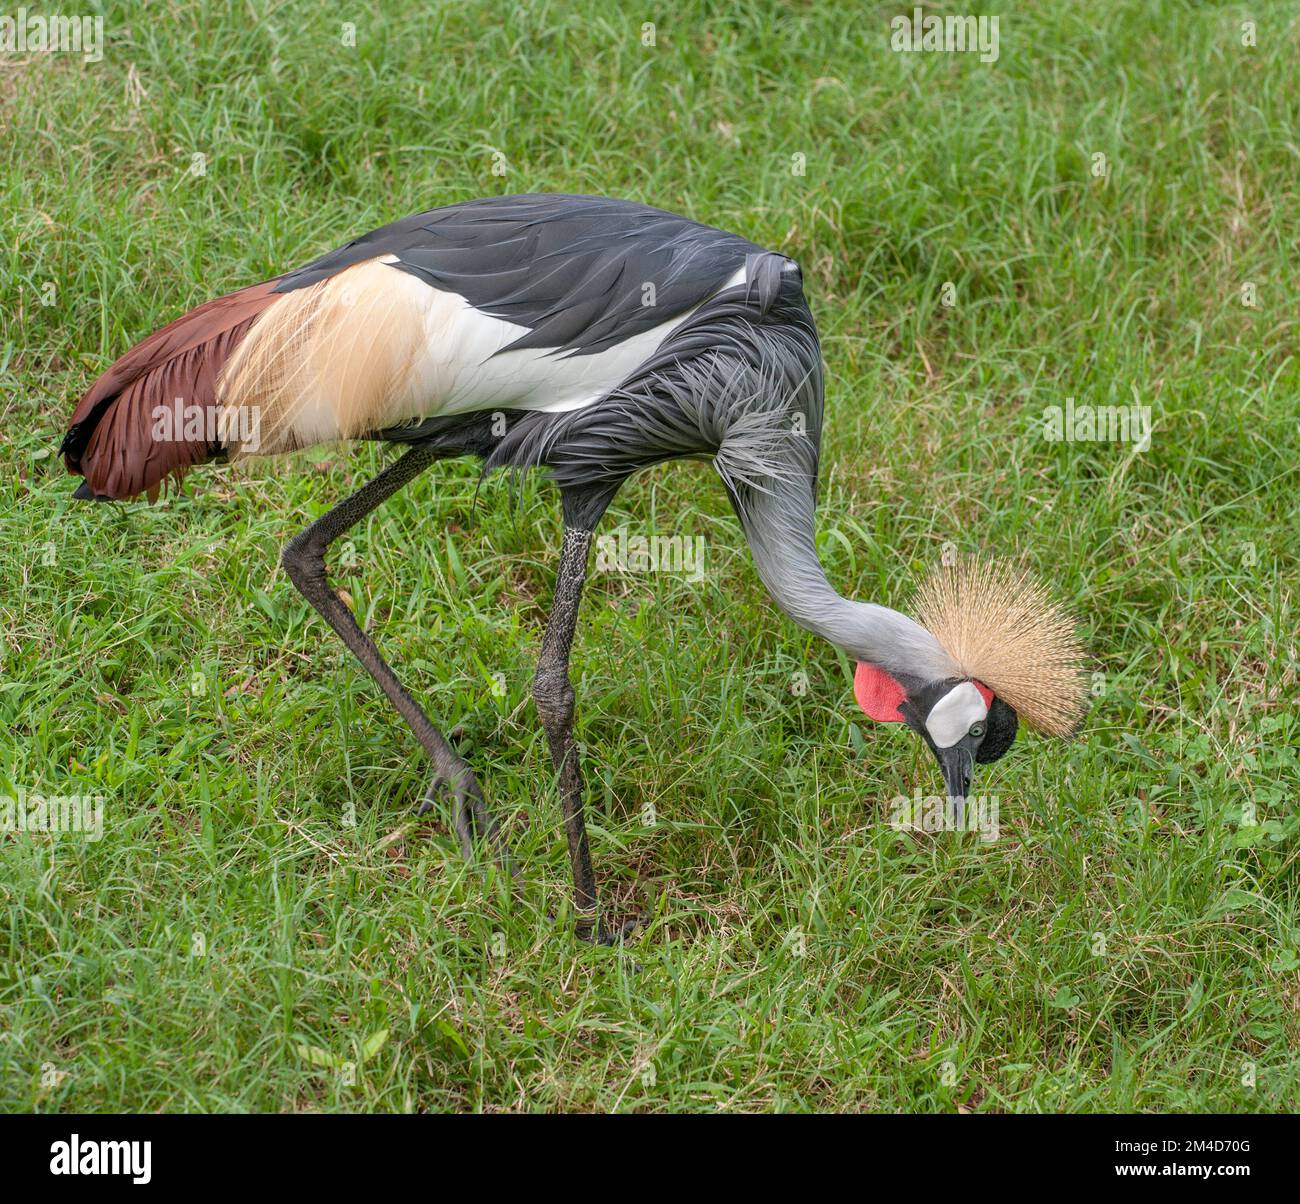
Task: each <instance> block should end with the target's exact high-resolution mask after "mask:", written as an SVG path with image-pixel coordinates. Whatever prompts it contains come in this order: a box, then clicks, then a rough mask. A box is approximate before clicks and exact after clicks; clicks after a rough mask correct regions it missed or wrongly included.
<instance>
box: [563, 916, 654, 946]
mask: <svg viewBox="0 0 1300 1204" xmlns="http://www.w3.org/2000/svg"><path fill="white" fill-rule="evenodd" d="M551 918H552V919H554V918H555V917H554V916H552V917H551ZM645 918H646V917H645V916H643V915H642V916H637V917H635V918H634V919H631V920H627V921H625V922H624V923H622V924H619V925H617V926H616V927H614V928H606V927H605V925H604V923H602V922H598V921H597V920H596V919H595V918H594V917H592V916H591V915H590V914H589V913H586V912H579V913H578V922H577V924H576V925H575V928H574V931H575V933H576V934H577V937H578V940H580V941H586V942H587V943H588V944H591V945H621V944H622V943H623V942H624V940H625V939H626V938H627V937H630V936H631V935H632V934H633V933H634V932H635V931H636V930H637V929H638V928H639V927H640V926H641V924H642V923H643V922H644V920H645Z"/></svg>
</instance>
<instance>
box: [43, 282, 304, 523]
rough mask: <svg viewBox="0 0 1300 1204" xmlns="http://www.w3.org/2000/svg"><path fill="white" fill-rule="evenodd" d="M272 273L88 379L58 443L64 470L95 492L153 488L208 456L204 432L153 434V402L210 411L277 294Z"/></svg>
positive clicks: (115, 494)
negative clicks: (229, 367) (231, 361)
mask: <svg viewBox="0 0 1300 1204" xmlns="http://www.w3.org/2000/svg"><path fill="white" fill-rule="evenodd" d="M275 284H276V282H275V281H274V280H272V281H267V282H265V283H263V284H255V285H253V286H251V287H250V288H245V289H240V290H239V291H238V292H235V293H230V294H229V295H228V296H225V297H218V298H216V299H215V300H213V301H209V302H207V303H206V304H204V305H200V306H199V307H198V308H197V309H193V310H191V311H190V312H189V313H187V314H183V315H182V316H181V317H179V318H177V319H176V320H175V321H174V322H169V323H168V324H167V325H166V326H164V327H163V328H162V329H161V330H158V331H155V332H154V333H153V334H151V335H150V336H149V337H148V338H146V339H144V340H142V341H141V342H139V343H137V344H136V345H135V346H134V347H132V348H131V350H130V351H128V352H127V353H126V354H125V355H123V356H122V357H121V359H119V360H118V361H117V362H116V363H115V364H113V366H112V367H110V368H109V369H108V371H107V372H105V373H104V374H103V375H102V376H101V377H100V378H99V379H98V380H97V381H95V383H94V384H93V385H92V386H91V387H90V389H89V391H88V392H87V393H86V395H85V396H84V397H83V398H82V399H81V402H80V403H79V404H78V406H77V408H76V411H75V412H74V413H73V415H72V422H71V424H70V425H69V427H68V432H67V434H66V435H65V436H64V438H63V443H62V444H61V446H60V448H59V452H60V454H61V455H62V456H63V461H64V463H65V464H66V465H67V468H68V471H69V472H73V473H79V474H81V475H82V476H84V477H85V478H86V487H87V488H88V489H89V490H90V492H91V493H92V494H94V495H95V496H97V497H109V498H128V497H134V496H135V495H137V494H140V493H148V494H150V496H153V495H154V494H155V493H156V491H157V489H158V487H159V485H160V484H161V482H162V481H163V480H164V479H166V478H168V477H173V478H179V477H180V476H182V475H184V473H185V472H186V471H187V470H188V469H189V468H191V467H192V466H193V465H194V464H197V463H201V462H202V461H204V460H206V459H208V458H209V457H211V456H212V455H213V454H214V453H215V452H216V451H217V450H218V445H214V444H213V443H211V442H210V441H209V439H208V438H207V436H206V433H205V434H198V435H195V436H194V437H191V438H185V437H183V431H182V430H177V431H174V432H173V436H174V437H172V438H169V439H166V440H162V439H156V438H154V435H153V432H154V426H155V419H154V415H155V414H156V413H157V412H158V411H159V408H160V407H162V408H168V407H172V406H174V405H175V403H176V400H177V399H178V398H179V399H180V400H181V402H182V404H183V405H184V406H186V407H188V406H198V407H200V409H201V410H202V411H203V412H205V413H206V412H208V410H209V409H210V408H212V407H215V406H216V405H217V404H218V398H217V391H218V383H219V380H220V376H221V370H222V368H223V366H224V365H225V363H226V360H227V359H228V358H229V357H230V356H231V354H232V353H233V352H234V350H235V348H236V347H238V346H239V344H240V343H241V342H242V341H243V339H244V336H245V335H246V334H247V333H248V332H249V330H250V329H251V328H252V326H253V324H254V323H255V322H256V321H257V319H258V317H259V316H260V315H261V314H262V312H263V311H264V310H265V309H266V308H267V307H268V306H270V305H273V304H274V303H275V302H276V301H277V300H278V299H279V297H278V294H276V293H275V291H274V289H275Z"/></svg>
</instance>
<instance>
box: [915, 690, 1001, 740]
mask: <svg viewBox="0 0 1300 1204" xmlns="http://www.w3.org/2000/svg"><path fill="white" fill-rule="evenodd" d="M988 714H989V709H988V707H986V706H985V705H984V699H983V698H982V697H981V696H980V692H979V691H978V690H977V689H976V688H975V687H974V686H973V685H972V684H971V683H970V682H968V681H964V682H962V683H961V685H959V686H954V687H953V688H952V689H951V690H949V691H948V693H947V694H945V695H944V696H943V697H942V698H941V699H939V701H938V702H936V703H935V704H934V706H933V708H932V709H931V711H930V713H929V715H927V716H926V720H925V726H926V730H927V731H928V732H929V733H930V739H931V740H933V741H934V744H935V747H936V748H951V747H952V746H953V745H954V744H956V743H957V741H958V740H960V739H961V738H962V737H963V736H964V735H965V734H966V733H967V732H968V731H970V728H971V724H972V723H983V722H984V720H985V719H987V718H988Z"/></svg>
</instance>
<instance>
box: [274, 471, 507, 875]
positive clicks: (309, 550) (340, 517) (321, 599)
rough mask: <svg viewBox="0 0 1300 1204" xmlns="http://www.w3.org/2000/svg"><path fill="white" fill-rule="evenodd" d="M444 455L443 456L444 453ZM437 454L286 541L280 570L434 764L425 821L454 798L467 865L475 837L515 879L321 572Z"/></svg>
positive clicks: (454, 772)
mask: <svg viewBox="0 0 1300 1204" xmlns="http://www.w3.org/2000/svg"><path fill="white" fill-rule="evenodd" d="M442 454H445V453H442ZM439 455H440V453H439V452H437V451H435V450H434V449H433V448H429V447H422V446H416V447H413V448H411V449H410V450H409V451H408V452H407V453H406V454H405V455H404V456H402V458H401V459H400V460H396V461H394V462H393V463H392V464H390V465H389V466H388V467H387V468H385V469H384V471H383V472H381V473H380V474H379V475H378V476H377V477H376V478H375V479H374V480H373V481H371V482H370V483H369V484H368V485H365V486H363V487H362V488H361V489H360V490H358V491H357V492H356V493H354V494H353V495H352V496H351V497H349V498H346V499H345V500H344V501H342V502H340V503H339V504H338V505H337V506H335V507H334V509H333V510H330V511H329V512H328V513H326V514H324V515H322V516H321V517H320V518H318V519H317V520H316V521H315V522H314V523H312V525H311V526H310V527H308V528H307V529H306V530H305V531H303V532H302V534H300V535H297V536H295V537H294V538H293V539H291V540H290V541H289V542H288V543H287V544H286V545H285V548H284V553H283V555H282V556H281V563H283V565H284V567H285V571H286V572H288V574H289V577H290V579H291V580H292V581H293V583H294V585H296V586H297V587H298V591H299V592H300V593H301V594H302V596H303V597H304V598H306V599H307V601H308V602H310V603H311V604H312V605H313V606H314V607H315V608H316V609H317V610H318V611H319V612H320V613H321V616H322V617H323V618H324V619H325V621H326V622H327V623H328V624H329V625H330V626H331V627H333V628H334V630H335V631H337V632H338V634H339V636H340V637H341V638H342V640H343V642H344V643H345V644H346V645H347V646H348V648H349V650H350V651H351V652H352V654H353V655H354V656H355V657H356V658H357V660H359V661H360V662H361V664H362V665H363V666H364V667H365V669H366V671H367V672H368V673H369V674H370V676H371V677H373V678H374V679H375V681H376V683H377V684H378V685H379V688H380V689H381V690H383V692H384V693H385V694H386V695H387V696H388V700H389V702H391V703H392V704H393V706H395V707H396V708H397V710H398V712H399V714H400V715H401V716H402V718H403V719H405V720H406V722H407V724H408V725H409V727H410V728H411V730H412V731H413V732H414V733H415V736H416V739H418V740H419V741H420V744H421V745H422V746H423V747H424V751H425V752H426V753H427V754H428V756H429V759H430V760H431V761H432V762H433V767H434V777H433V781H432V783H431V784H430V786H429V789H428V791H427V792H426V793H425V796H424V801H423V802H422V803H421V805H420V809H419V813H420V814H424V812H425V811H427V810H428V809H429V808H430V807H432V806H433V801H434V798H435V797H436V794H437V791H438V790H439V788H441V787H445V788H447V789H449V790H450V791H451V794H452V797H453V798H454V799H455V816H454V822H455V826H456V833H457V836H458V837H459V838H460V846H461V851H462V852H463V853H464V854H465V857H466V859H468V858H470V857H471V856H472V855H473V843H472V836H473V831H474V830H475V829H477V831H478V834H479V836H481V837H483V838H484V839H486V840H487V841H488V842H489V844H490V845H491V847H492V851H493V853H494V854H495V855H496V857H497V860H498V861H499V862H500V863H501V865H502V867H503V868H506V869H509V870H511V872H512V873H513V872H515V871H514V867H513V866H512V864H511V860H510V853H509V850H508V849H507V848H506V844H505V841H504V840H503V839H502V837H501V832H500V829H499V828H498V827H497V824H496V821H495V820H494V819H493V818H492V816H491V814H490V813H489V811H488V809H487V804H486V803H485V802H484V801H483V794H482V792H481V791H480V790H479V786H478V782H477V781H476V780H475V778H474V774H473V772H472V771H471V769H470V767H469V766H468V765H467V764H466V763H465V760H464V758H462V757H461V756H460V755H459V754H458V753H457V752H456V751H455V750H454V749H453V748H452V747H451V745H450V744H449V743H448V742H447V739H446V737H445V736H444V735H443V734H442V733H441V732H440V731H439V730H438V729H437V728H436V727H434V725H433V724H432V723H431V722H430V721H429V717H428V716H427V715H426V714H425V713H424V711H423V710H421V709H420V706H419V704H418V703H417V702H416V701H415V700H414V699H413V698H412V697H411V696H410V695H409V694H408V693H407V692H406V690H405V689H404V688H403V686H402V683H401V682H400V681H398V679H397V675H396V674H395V673H394V672H393V671H392V669H390V668H389V667H388V665H387V663H385V661H384V658H383V657H382V656H380V654H379V649H378V648H377V647H375V644H374V641H373V640H371V638H370V637H369V636H368V635H366V633H365V632H364V631H362V630H361V628H360V627H358V626H357V621H356V619H355V618H353V615H352V612H351V611H350V610H349V609H348V608H347V606H346V605H344V603H343V600H342V599H341V598H340V597H339V596H338V594H336V593H335V592H334V590H333V588H332V587H331V586H330V583H329V580H328V577H327V575H326V569H325V549H326V548H327V547H328V546H329V545H330V544H331V543H332V542H333V541H334V540H336V539H337V538H338V537H339V536H340V535H342V534H343V533H344V532H345V531H347V530H348V529H349V528H350V527H353V526H355V525H356V524H357V523H358V522H360V521H361V519H363V518H365V516H366V515H367V514H369V513H370V512H371V511H372V510H374V509H375V507H376V506H378V505H380V503H382V502H384V501H385V500H387V499H388V498H389V497H391V496H392V495H393V494H394V493H396V492H397V491H398V490H399V489H400V488H401V487H402V486H403V485H405V484H406V483H407V482H408V481H410V480H412V479H413V478H414V477H416V476H418V475H419V474H420V473H421V472H423V471H424V470H425V469H426V468H427V467H428V466H429V465H430V464H432V463H433V462H434V460H436V459H438V458H439Z"/></svg>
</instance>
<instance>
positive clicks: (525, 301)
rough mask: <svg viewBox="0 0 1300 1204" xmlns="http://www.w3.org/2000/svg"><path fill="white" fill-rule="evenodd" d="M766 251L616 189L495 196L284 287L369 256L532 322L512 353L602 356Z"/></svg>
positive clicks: (356, 245)
mask: <svg viewBox="0 0 1300 1204" xmlns="http://www.w3.org/2000/svg"><path fill="white" fill-rule="evenodd" d="M759 251H761V248H760V247H757V246H756V245H755V244H754V243H751V242H750V241H749V240H748V239H745V238H741V237H740V236H739V235H736V234H730V233H728V232H727V231H725V230H717V229H714V228H713V227H711V226H703V225H700V224H699V223H698V222H693V221H691V220H689V219H688V218H684V217H679V216H677V215H676V214H672V213H666V212H664V211H663V210H662V209H654V208H652V207H651V206H649V205H640V204H636V203H634V202H632V201H622V200H612V199H610V198H607V197H594V196H568V195H556V194H529V195H522V196H502V197H486V198H484V199H482V200H477V201H466V202H464V203H462V204H458V205H448V206H446V207H445V208H442V209H433V210H430V211H429V212H427V213H417V214H415V215H414V216H412V217H407V218H403V219H402V220H401V221H397V222H393V223H392V224H391V225H388V226H384V227H382V228H381V229H378V230H375V231H373V232H371V233H370V234H366V235H364V236H362V237H361V238H358V239H355V240H354V241H352V242H350V243H348V244H347V246H345V247H341V248H340V249H339V250H337V251H333V252H331V253H330V254H328V255H324V256H322V257H321V258H320V259H317V260H315V261H313V262H312V263H309V264H307V265H306V266H305V267H303V268H300V269H299V270H298V271H296V272H290V273H289V274H288V275H286V276H285V277H283V278H282V279H281V280H280V281H279V282H278V283H277V285H276V288H277V290H278V291H280V292H289V291H292V290H294V289H298V288H304V287H306V286H309V285H312V284H315V283H317V282H319V281H321V280H324V279H328V278H329V277H331V276H334V275H336V274H338V273H339V272H340V271H342V270H343V269H344V268H347V267H349V266H351V265H353V264H357V263H361V262H363V261H366V260H372V259H377V258H380V257H385V256H395V257H396V259H395V262H393V264H392V266H393V267H395V268H399V269H401V270H402V271H405V272H409V273H410V274H411V275H413V276H416V277H418V278H419V279H421V280H423V281H424V282H425V283H426V284H429V285H431V286H432V287H434V288H436V289H440V290H442V291H445V292H452V293H457V294H459V295H460V296H462V297H464V298H465V299H466V300H467V301H468V302H469V304H470V305H472V306H473V307H474V308H475V309H477V310H479V311H480V312H482V313H485V314H488V315H490V316H491V317H494V318H500V319H503V320H505V321H508V322H511V323H514V324H515V325H517V326H521V327H526V328H527V332H526V333H525V334H523V335H521V336H520V337H518V338H517V339H515V340H514V341H513V342H511V343H510V344H508V345H507V346H505V347H503V348H501V350H502V351H515V350H522V349H541V348H546V349H552V350H555V351H559V352H562V353H567V354H572V355H592V354H596V353H599V352H601V351H605V350H607V349H608V348H610V347H612V346H614V345H615V344H617V343H620V342H623V341H624V340H625V339H628V338H631V337H633V336H634V335H638V334H641V333H643V332H645V331H648V330H651V329H653V328H655V327H657V326H661V325H663V324H664V323H665V322H668V321H671V320H672V319H673V318H675V317H677V316H678V315H680V314H683V313H685V312H686V311H687V310H689V309H691V308H692V307H693V306H696V305H699V304H700V303H701V302H703V301H705V300H707V299H708V298H709V297H710V296H712V295H713V294H714V293H716V292H717V291H718V290H719V289H720V288H721V287H722V285H723V284H724V283H725V282H726V281H727V279H728V278H729V277H731V276H732V275H733V274H734V273H735V272H736V270H737V268H739V267H742V266H743V265H744V263H745V258H746V256H747V255H750V254H753V253H756V252H759Z"/></svg>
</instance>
